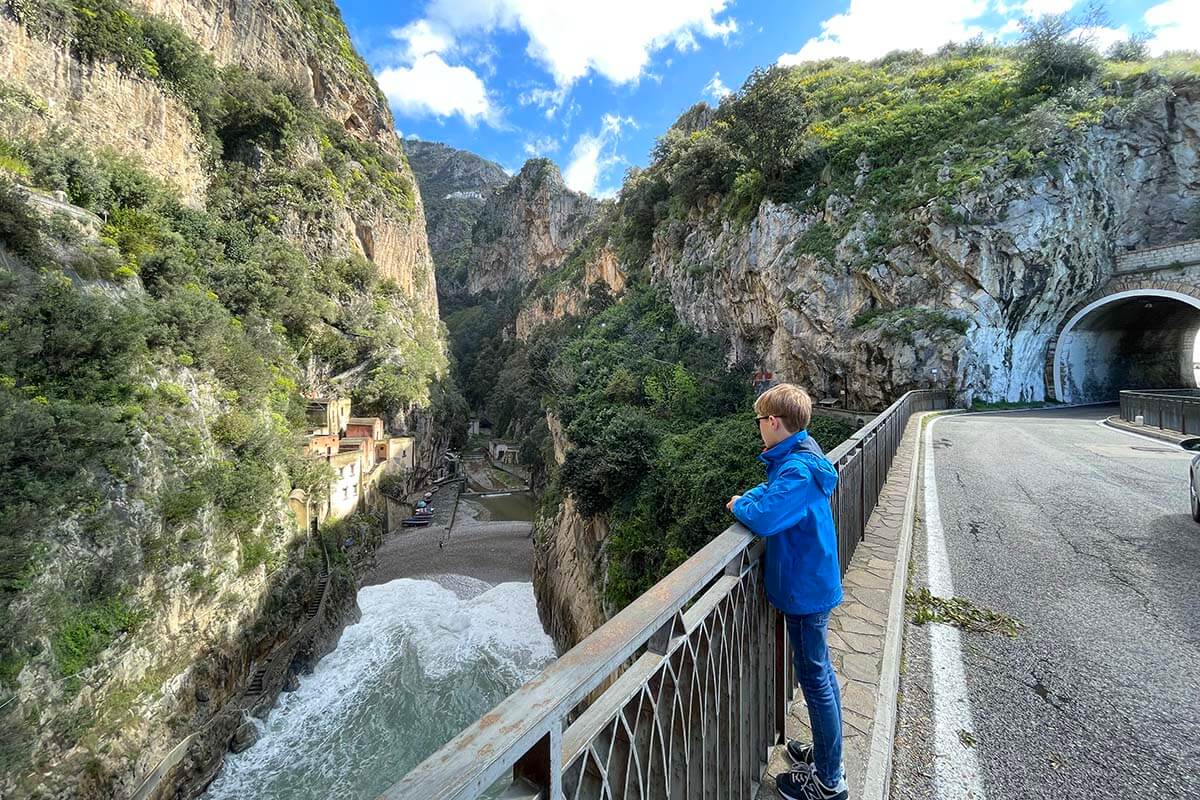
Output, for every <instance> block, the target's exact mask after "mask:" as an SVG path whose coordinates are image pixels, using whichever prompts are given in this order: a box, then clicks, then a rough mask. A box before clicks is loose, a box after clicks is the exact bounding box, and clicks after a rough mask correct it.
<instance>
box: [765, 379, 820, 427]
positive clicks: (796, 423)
mask: <svg viewBox="0 0 1200 800" xmlns="http://www.w3.org/2000/svg"><path fill="white" fill-rule="evenodd" d="M754 413H755V414H758V415H759V416H762V417H778V418H779V419H780V420H781V421H782V422H783V426H784V427H785V428H787V429H788V430H789V431H790V432H792V433H795V432H796V431H802V430H804V429H805V428H807V427H808V423H809V421H810V420H812V398H810V397H809V396H808V392H806V391H804V390H803V389H801V388H800V387H799V386H796V385H795V384H791V383H780V384H778V385H776V386H772V387H771V388H770V389H767V390H766V391H765V392H763V393H762V394H760V395H759V396H758V399H757V400H755V401H754Z"/></svg>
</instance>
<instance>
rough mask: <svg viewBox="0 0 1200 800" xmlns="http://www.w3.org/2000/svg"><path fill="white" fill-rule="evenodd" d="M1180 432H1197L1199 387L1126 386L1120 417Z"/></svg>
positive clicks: (1199, 416)
mask: <svg viewBox="0 0 1200 800" xmlns="http://www.w3.org/2000/svg"><path fill="white" fill-rule="evenodd" d="M1139 416H1140V417H1141V418H1142V424H1143V425H1147V426H1149V427H1152V428H1160V429H1162V430H1168V431H1175V432H1176V433H1182V434H1188V433H1193V434H1200V389H1196V388H1191V389H1136V390H1129V389H1126V390H1124V391H1122V392H1121V419H1123V420H1125V421H1126V422H1136V421H1137V417H1139Z"/></svg>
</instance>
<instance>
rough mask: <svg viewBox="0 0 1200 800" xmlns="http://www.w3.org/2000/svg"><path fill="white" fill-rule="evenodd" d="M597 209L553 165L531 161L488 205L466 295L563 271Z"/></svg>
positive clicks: (476, 235)
mask: <svg viewBox="0 0 1200 800" xmlns="http://www.w3.org/2000/svg"><path fill="white" fill-rule="evenodd" d="M597 207H598V204H597V202H596V201H595V200H593V199H592V198H591V197H588V196H587V195H585V194H580V193H579V192H573V191H571V190H570V189H568V188H567V186H566V184H564V183H563V179H562V175H561V173H559V171H558V167H556V166H555V165H554V164H553V162H551V161H548V160H546V159H531V160H530V161H527V162H525V166H524V167H522V168H521V171H520V172H519V173H517V175H516V176H515V177H514V178H513V179H512V180H511V181H509V182H508V184H507V185H506V186H505V187H504V188H503V189H501V190H500V191H498V192H496V193H495V194H493V195H492V196H491V198H489V199H488V202H487V205H486V206H485V208H484V210H483V213H482V214H481V215H480V217H479V221H478V222H477V223H476V224H475V228H474V231H473V233H472V252H471V261H470V265H469V267H468V272H467V290H468V291H469V292H471V293H472V294H475V293H478V292H482V291H488V290H490V291H498V290H500V289H502V288H504V287H505V286H508V285H513V284H522V283H527V282H528V281H531V280H533V279H535V278H537V277H539V276H541V275H544V274H545V273H547V272H549V271H551V270H553V269H554V268H556V267H559V266H561V265H562V263H563V262H564V261H565V260H566V258H567V256H569V255H570V254H571V250H572V249H573V248H574V246H575V245H576V244H577V243H578V242H579V240H580V239H581V238H582V237H583V234H584V232H585V231H586V229H587V225H588V223H589V222H590V221H591V219H592V217H593V216H594V215H595V213H596V209H597Z"/></svg>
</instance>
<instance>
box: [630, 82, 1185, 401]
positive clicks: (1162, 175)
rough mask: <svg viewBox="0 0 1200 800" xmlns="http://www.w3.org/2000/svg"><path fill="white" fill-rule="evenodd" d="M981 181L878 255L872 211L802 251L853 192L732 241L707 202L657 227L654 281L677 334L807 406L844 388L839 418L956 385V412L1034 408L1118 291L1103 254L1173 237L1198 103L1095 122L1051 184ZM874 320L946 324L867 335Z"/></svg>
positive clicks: (750, 228) (764, 210)
mask: <svg viewBox="0 0 1200 800" xmlns="http://www.w3.org/2000/svg"><path fill="white" fill-rule="evenodd" d="M860 167H861V168H862V169H864V170H866V171H869V169H870V165H867V164H863V165H860ZM1003 167H1004V164H1003V163H1000V164H997V165H996V170H997V171H999V170H1001V169H1002V168H1003ZM983 177H984V180H983V181H982V184H981V186H982V187H984V188H980V189H978V190H977V191H974V192H970V193H966V194H964V195H962V201H961V203H960V204H958V205H957V206H955V207H953V208H952V209H951V212H950V214H949V215H948V214H947V213H946V212H945V210H944V209H939V208H938V207H937V206H936V205H935V204H933V203H930V204H928V205H926V206H922V207H920V208H917V209H914V210H913V211H912V212H911V216H910V218H909V219H907V220H906V223H907V228H906V230H905V233H904V235H903V236H901V237H893V239H892V241H891V242H890V244H889V245H888V247H887V248H886V249H885V250H883V251H880V250H879V249H878V248H876V249H872V248H870V247H868V246H867V240H868V238H869V237H870V236H871V234H872V233H873V232H874V227H875V226H874V217H873V216H872V214H871V213H870V212H868V213H865V214H862V215H861V216H860V217H859V221H858V223H857V224H856V225H854V226H852V227H851V228H850V229H849V231H848V232H847V233H846V235H845V236H843V237H842V239H841V240H840V241H837V242H836V243H835V245H834V247H833V248H832V252H831V253H830V254H828V255H825V256H820V255H813V254H811V253H808V252H800V251H798V249H797V243H798V242H799V241H800V240H801V239H802V237H804V236H805V234H806V233H807V232H809V231H810V230H812V229H813V226H816V225H827V226H836V225H837V223H838V222H839V221H840V220H841V219H842V218H843V217H844V215H845V214H846V212H847V210H848V209H849V208H850V207H851V205H852V204H853V203H855V201H856V198H855V197H854V196H849V197H838V196H836V195H835V196H832V197H830V199H829V201H828V202H827V203H826V206H825V209H824V211H823V213H821V214H805V213H800V212H797V211H796V210H794V209H792V208H791V207H788V206H783V205H776V204H773V203H770V202H764V203H763V204H762V205H761V206H760V207H759V209H758V212H757V214H756V215H755V216H754V217H753V219H752V220H751V221H750V223H749V224H748V225H747V226H746V227H745V228H744V229H743V228H738V227H737V226H736V225H735V224H734V223H732V222H731V221H729V220H728V219H722V218H721V217H720V216H719V215H718V214H717V211H716V207H715V206H714V207H711V208H708V209H705V210H701V211H695V212H693V214H692V216H691V217H690V218H689V219H688V220H687V221H686V223H684V222H680V223H674V224H671V225H668V226H665V227H664V228H660V229H659V230H658V231H657V233H656V236H655V242H654V250H653V255H652V258H651V262H650V267H651V272H652V275H653V280H654V281H655V282H657V283H659V284H661V285H663V286H665V287H666V288H667V290H668V291H669V293H670V296H671V298H672V301H673V303H674V305H675V307H676V309H677V311H678V312H679V314H680V316H681V317H682V318H683V319H684V320H686V321H687V322H689V323H690V324H692V325H694V326H696V327H697V328H699V329H701V330H703V331H706V332H720V333H724V334H727V335H728V336H729V337H730V339H731V344H730V348H731V353H730V356H731V359H746V360H750V361H752V362H755V363H759V364H761V365H762V366H764V367H765V368H767V369H771V370H772V371H774V372H775V373H777V374H778V375H779V376H780V377H781V378H783V379H788V380H795V381H798V382H800V383H802V384H804V385H806V386H808V387H810V388H812V389H813V390H814V391H815V392H816V394H817V395H819V396H834V397H836V396H838V395H839V393H840V392H843V391H844V392H845V393H846V396H847V398H848V401H849V402H850V404H851V405H853V406H857V407H859V408H868V409H869V408H876V409H878V408H882V407H884V406H886V405H887V403H889V402H890V401H891V400H892V399H894V398H895V397H897V396H899V395H900V394H901V393H903V392H904V391H906V390H908V389H911V388H919V387H924V386H935V385H942V386H945V385H952V386H953V387H954V388H956V389H958V390H959V391H960V393H961V394H962V396H963V399H966V400H970V399H971V398H973V397H981V398H983V399H987V400H1010V401H1016V400H1022V399H1024V400H1040V399H1043V398H1044V397H1045V396H1046V386H1045V379H1044V366H1045V358H1046V351H1047V347H1048V345H1049V343H1050V341H1051V339H1052V338H1053V336H1054V334H1055V332H1056V328H1057V326H1058V324H1059V323H1060V322H1061V321H1062V319H1063V317H1064V315H1065V314H1066V313H1067V311H1068V310H1069V309H1070V308H1071V307H1072V306H1073V305H1075V304H1076V303H1078V302H1079V301H1080V300H1081V299H1083V298H1084V297H1086V296H1087V295H1088V294H1089V293H1091V292H1092V291H1093V290H1095V289H1096V288H1097V287H1099V286H1102V285H1103V284H1105V283H1106V282H1107V281H1108V280H1109V279H1110V278H1111V277H1112V274H1113V271H1114V268H1115V253H1116V252H1117V251H1119V250H1122V249H1124V248H1125V247H1126V246H1130V247H1132V246H1138V247H1141V246H1146V245H1151V244H1157V243H1161V242H1167V241H1172V240H1175V239H1179V238H1183V237H1184V235H1185V228H1186V225H1187V223H1188V219H1189V218H1190V215H1191V213H1192V207H1193V206H1192V204H1193V203H1194V200H1193V198H1195V197H1196V196H1197V193H1198V192H1200V105H1198V104H1197V98H1193V97H1189V96H1186V95H1180V96H1176V97H1173V98H1170V99H1169V100H1166V101H1164V102H1163V103H1161V104H1158V105H1155V106H1154V107H1152V108H1149V109H1146V110H1144V111H1143V112H1141V113H1140V115H1139V116H1137V117H1136V118H1134V119H1131V120H1125V121H1124V122H1123V124H1120V125H1098V126H1093V127H1092V128H1090V129H1089V130H1088V131H1086V132H1085V133H1084V134H1083V136H1082V137H1081V139H1080V141H1078V142H1077V143H1075V144H1074V145H1072V146H1070V147H1069V148H1068V149H1066V151H1065V156H1064V158H1063V159H1062V161H1061V162H1060V163H1059V165H1058V168H1057V169H1056V170H1054V171H1052V172H1047V173H1043V174H1037V175H1033V176H1031V177H1029V178H1025V179H1011V178H1006V179H1002V180H1001V179H993V180H991V181H989V180H988V178H989V176H988V175H986V174H985V175H984V176H983ZM870 309H875V310H888V309H931V310H938V311H940V312H944V313H945V315H946V317H933V316H929V315H926V317H924V318H923V319H924V321H925V322H926V323H928V321H929V320H934V324H924V325H922V324H917V325H916V326H913V325H911V324H908V325H905V324H895V325H889V324H888V323H887V322H886V321H885V322H883V323H881V324H863V320H862V318H859V317H858V315H859V314H860V312H863V311H867V310H870ZM856 318H858V321H859V324H858V325H856V324H855V322H856ZM946 318H949V319H955V318H956V319H958V320H961V322H962V323H965V324H966V327H967V330H966V334H965V336H963V335H960V334H959V333H958V332H957V331H956V330H955V329H954V326H947V325H943V324H937V323H938V322H939V321H940V322H944V321H945V319H946ZM934 370H937V372H936V374H935V373H934Z"/></svg>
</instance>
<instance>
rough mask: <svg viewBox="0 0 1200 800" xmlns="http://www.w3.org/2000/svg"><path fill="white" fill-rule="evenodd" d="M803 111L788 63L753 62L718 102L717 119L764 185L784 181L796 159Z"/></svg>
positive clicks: (803, 124)
mask: <svg viewBox="0 0 1200 800" xmlns="http://www.w3.org/2000/svg"><path fill="white" fill-rule="evenodd" d="M808 122H809V115H808V111H807V109H806V108H805V106H804V99H803V97H801V95H800V91H799V89H798V88H797V87H796V86H795V84H794V83H793V81H792V71H791V69H790V68H788V67H780V66H772V67H767V68H763V67H759V68H758V69H755V70H754V72H752V73H750V77H749V79H747V81H746V83H745V85H744V86H743V87H742V89H741V91H739V92H738V93H737V94H736V95H734V96H733V97H732V99H730V100H728V101H726V102H725V103H722V104H721V110H720V115H719V120H718V123H724V125H725V126H726V128H725V130H727V134H726V135H727V136H728V137H729V140H730V141H731V142H732V143H733V144H734V145H735V146H736V147H738V148H739V150H740V152H741V157H742V158H743V159H744V160H745V161H746V163H747V164H749V165H750V166H751V167H753V168H755V169H757V170H758V171H759V172H760V173H761V174H762V176H763V179H764V180H765V181H766V184H767V186H768V187H773V186H778V185H779V184H781V183H783V182H784V179H785V178H786V177H787V175H788V173H789V172H791V171H792V170H793V169H794V168H795V167H796V165H797V164H798V162H799V160H800V156H801V153H802V142H803V139H802V134H803V132H804V130H805V128H806V127H807V126H808Z"/></svg>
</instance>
